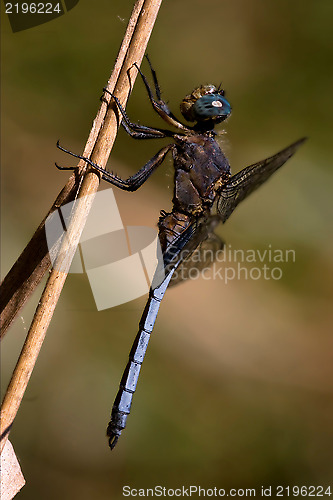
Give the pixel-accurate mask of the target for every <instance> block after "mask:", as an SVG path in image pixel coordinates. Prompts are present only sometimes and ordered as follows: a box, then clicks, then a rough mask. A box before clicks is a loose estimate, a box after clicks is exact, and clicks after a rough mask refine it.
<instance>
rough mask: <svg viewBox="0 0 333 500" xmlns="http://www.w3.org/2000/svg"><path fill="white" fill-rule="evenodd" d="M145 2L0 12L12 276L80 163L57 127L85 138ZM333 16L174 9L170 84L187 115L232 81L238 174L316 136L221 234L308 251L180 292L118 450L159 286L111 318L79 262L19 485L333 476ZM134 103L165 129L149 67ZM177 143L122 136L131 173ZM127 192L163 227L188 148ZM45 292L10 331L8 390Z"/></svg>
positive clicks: (289, 4)
mask: <svg viewBox="0 0 333 500" xmlns="http://www.w3.org/2000/svg"><path fill="white" fill-rule="evenodd" d="M2 7H3V5H2ZM131 9H132V2H124V1H123V0H122V1H121V0H113V1H112V2H110V1H107V0H99V1H97V2H89V1H88V0H80V2H79V4H78V5H77V6H76V7H75V8H74V9H73V10H71V11H70V12H69V13H68V14H66V15H65V16H63V17H61V18H59V19H57V20H54V21H52V22H49V23H47V24H44V25H42V26H39V27H36V28H33V29H30V30H27V31H22V32H18V33H15V34H13V33H12V32H11V30H10V26H9V22H8V19H7V18H6V16H5V15H3V16H2V275H3V276H4V275H5V274H6V272H7V271H8V270H9V269H10V267H11V265H12V264H13V263H14V261H15V260H16V258H17V257H18V256H19V254H20V252H21V251H22V249H23V248H24V246H25V245H26V243H27V242H28V240H29V239H30V237H31V236H32V234H33V232H34V230H35V228H36V227H37V226H38V224H39V222H40V221H41V219H42V218H43V217H44V215H45V213H46V212H47V210H48V208H49V207H50V205H51V203H52V202H53V200H54V199H55V198H56V195H57V194H58V192H59V191H60V189H61V188H62V186H63V185H64V184H65V183H66V180H67V178H68V173H66V172H60V171H58V170H57V169H56V168H55V167H54V161H58V162H59V163H62V164H68V161H69V160H68V157H66V156H65V155H64V154H62V153H61V152H59V151H58V150H57V149H56V146H55V144H56V141H57V139H58V138H59V139H61V142H62V144H63V145H64V146H67V147H69V148H71V149H72V150H73V151H77V152H81V151H82V150H83V147H84V144H85V141H86V138H87V136H88V133H89V130H90V127H91V124H92V120H93V119H94V117H95V114H96V111H97V109H98V107H99V104H100V103H99V97H100V95H101V94H102V88H103V86H104V85H105V83H106V82H107V79H108V77H109V74H110V72H111V69H112V66H113V63H114V60H115V57H116V55H117V52H118V48H119V45H120V42H121V40H122V36H123V33H124V30H125V28H126V24H127V20H128V17H129V15H130V12H131ZM332 19H333V3H332V1H331V0H319V1H318V0H308V1H307V2H301V1H299V0H291V1H290V0H279V1H278V2H277V1H275V0H252V1H248V0H233V1H232V2H227V1H223V0H211V1H210V2H209V3H205V2H203V1H198V0H182V1H181V2H180V1H176V0H169V1H165V2H164V3H163V5H162V8H161V10H160V13H159V16H158V19H157V22H156V25H155V28H154V31H153V34H152V37H151V39H150V42H149V45H148V53H149V55H150V57H151V60H152V62H153V63H154V65H155V67H156V70H157V72H158V76H159V79H160V82H161V86H162V91H163V95H164V96H165V98H166V100H167V101H169V102H170V105H171V108H172V109H173V110H174V112H175V113H176V114H177V115H178V116H179V113H178V106H179V102H180V101H181V99H182V98H183V96H184V95H185V94H187V93H188V92H189V91H191V90H192V89H193V88H194V87H195V86H197V85H199V84H201V83H210V82H213V83H216V84H219V83H220V82H221V81H222V83H223V86H224V88H225V89H226V95H227V97H228V99H229V100H230V102H231V104H232V107H233V115H232V116H231V118H230V120H229V121H228V123H227V124H226V125H225V129H226V131H227V132H228V134H227V136H223V137H221V144H222V147H223V148H224V151H225V152H226V154H227V156H228V158H229V160H230V163H231V165H232V168H233V171H234V172H236V171H238V170H239V169H240V168H242V167H244V166H246V165H248V164H251V163H253V162H255V161H258V160H260V159H263V158H264V157H266V156H269V155H271V154H273V153H275V152H277V151H278V150H279V149H282V148H283V147H285V146H287V145H289V144H290V143H291V142H293V141H294V140H296V139H298V138H299V137H302V136H304V135H306V136H308V137H309V141H308V142H307V143H306V144H305V145H304V146H302V148H301V149H300V150H299V151H298V152H297V155H296V156H295V157H294V158H293V159H292V160H290V162H289V163H288V164H287V165H286V166H285V167H283V169H282V170H281V171H280V172H279V173H278V174H277V175H276V176H275V177H274V178H273V179H272V180H271V181H270V182H269V183H268V184H267V185H265V186H264V188H262V189H261V190H260V191H258V192H257V193H255V194H254V195H253V196H251V198H250V199H249V200H247V201H246V202H244V204H242V205H240V207H239V208H238V210H237V212H236V213H235V214H234V215H233V216H232V218H231V219H230V221H228V223H227V224H226V225H225V227H221V228H220V229H219V234H220V235H221V236H222V237H223V238H224V239H225V240H226V242H227V243H228V244H230V245H232V247H233V248H243V249H247V248H254V249H261V250H264V249H266V248H267V247H268V245H272V248H279V249H294V250H295V252H296V262H295V263H288V264H283V265H282V269H283V277H282V279H281V280H279V281H273V280H263V279H261V280H258V281H255V280H245V279H241V280H234V281H232V282H230V283H229V284H228V285H225V284H224V283H223V282H221V281H220V280H197V281H192V282H188V283H186V284H183V285H182V286H180V287H178V288H175V289H173V290H170V291H169V292H168V293H167V295H166V297H165V299H164V301H163V303H162V306H161V310H160V314H159V318H158V320H157V324H156V327H155V331H154V335H153V338H152V341H151V345H150V346H149V351H148V355H147V358H146V361H145V364H144V368H143V370H142V373H141V378H140V382H139V386H138V391H137V394H136V397H135V399H134V405H133V410H132V414H131V416H130V418H129V420H128V427H127V429H126V431H125V432H124V435H123V436H122V438H121V440H120V442H119V443H118V446H117V448H116V449H115V451H114V452H113V453H110V451H109V449H108V447H107V442H106V438H105V428H106V425H107V422H108V419H109V412H110V410H111V406H112V403H113V399H114V396H115V394H116V392H117V389H118V384H119V380H120V376H121V374H122V371H123V367H124V365H125V363H126V360H127V356H128V351H129V348H130V346H131V343H132V340H133V338H134V336H135V334H136V331H137V324H138V321H139V318H140V316H141V312H142V309H143V307H144V304H145V300H146V297H142V298H139V299H137V300H135V301H132V302H130V303H127V304H124V305H122V306H119V307H115V308H113V309H110V310H105V311H102V312H98V311H97V310H96V307H95V305H94V301H93V297H92V292H91V290H90V287H89V283H88V280H87V278H86V276H83V275H71V276H69V278H68V280H67V282H66V285H65V287H64V291H63V294H62V297H61V300H60V302H59V304H58V306H57V309H56V313H55V316H54V318H53V320H52V323H51V326H50V328H49V331H48V334H47V338H46V341H45V344H44V346H43V348H42V351H41V354H40V357H39V360H38V363H37V366H36V368H35V370H34V373H33V376H32V378H31V382H30V384H29V388H28V390H27V393H26V396H25V398H24V401H23V404H22V406H21V408H20V411H19V413H18V415H17V418H16V421H15V424H14V427H13V430H12V433H11V441H12V442H13V445H14V447H15V451H16V453H17V455H18V457H19V459H20V462H21V466H22V469H23V473H24V475H25V478H26V480H27V485H26V486H25V487H24V489H23V490H22V493H21V496H20V498H22V499H23V498H25V499H36V498H38V499H39V498H48V499H52V500H53V499H59V498H62V499H72V498H80V499H81V500H85V499H88V498H92V497H93V498H98V499H101V500H102V499H107V498H122V488H123V486H124V485H129V486H130V487H132V488H144V487H151V488H152V487H154V486H156V485H162V486H165V487H168V488H176V487H179V486H181V485H185V486H189V485H200V486H202V487H214V486H216V487H220V488H226V489H227V488H232V487H234V488H258V489H259V488H260V487H261V486H262V485H265V486H269V485H272V486H274V485H285V486H288V485H290V486H292V485H303V484H305V485H310V484H312V485H315V486H317V485H323V486H327V485H328V484H329V481H331V483H332V470H333V459H332V449H333V428H332V421H333V400H332V392H333V363H332V343H333V342H332V313H331V309H332V280H331V278H332V268H333V265H332V226H331V224H332V222H331V221H332V218H331V213H332V212H331V206H332V203H331V199H332V184H333V183H332V169H331V165H332V163H331V160H332V115H333V100H332V89H333V57H332V55H333V54H332V52H333V40H332ZM143 68H144V70H145V71H147V65H145V66H143ZM128 113H129V115H130V117H131V118H133V119H134V121H138V120H140V121H141V123H145V124H152V125H160V126H163V124H161V123H160V120H159V118H158V117H156V116H155V115H154V114H153V112H152V110H151V106H150V105H149V103H148V102H147V98H146V94H145V91H144V88H143V85H142V83H141V82H140V81H139V80H137V82H136V85H135V88H134V92H133V94H132V96H131V99H130V102H129V105H128ZM222 128H223V127H222ZM162 145H163V141H161V142H159V141H156V142H155V141H147V142H142V143H141V142H133V141H132V140H131V139H130V138H129V137H128V136H126V134H125V132H124V131H123V130H121V131H120V133H119V137H118V139H117V142H116V145H115V148H114V150H113V153H112V157H111V159H110V161H109V166H110V168H111V169H112V170H114V171H116V172H117V173H118V174H119V175H121V176H123V177H124V178H126V177H128V176H129V175H130V174H131V173H134V172H136V171H137V170H138V169H139V168H140V167H141V166H142V165H144V163H145V162H146V161H147V160H148V159H149V158H150V157H151V156H152V155H153V154H155V152H156V151H157V150H158V148H159V147H161V146H162ZM105 187H108V186H105V185H103V186H101V188H105ZM115 194H116V197H117V202H118V205H119V208H120V212H121V215H122V217H123V222H124V224H125V225H150V226H152V227H154V226H155V224H156V221H157V219H158V216H159V210H160V209H165V210H168V209H170V207H171V202H170V200H171V198H172V163H171V160H170V159H169V160H168V161H166V163H165V166H163V167H161V168H160V169H159V171H157V172H156V173H155V174H154V175H153V176H152V177H151V178H150V180H149V182H147V183H146V185H145V186H144V187H142V188H141V190H139V191H138V192H136V193H135V194H130V193H123V192H120V191H116V193H115ZM106 216H107V215H106ZM41 290H42V286H41V287H40V288H39V293H40V292H41ZM37 301H38V293H36V294H35V295H34V297H33V299H32V300H31V301H30V303H29V304H28V306H27V307H26V308H25V309H24V311H23V313H22V315H21V317H19V318H18V319H17V320H16V322H15V324H14V326H13V327H12V329H11V330H10V332H9V333H8V334H7V336H6V337H5V340H4V342H3V348H2V369H3V377H2V391H4V390H5V389H6V386H7V383H8V381H9V378H10V374H11V372H12V370H13V368H14V366H15V363H16V359H17V356H18V353H19V352H20V349H21V345H22V342H23V340H24V338H25V335H26V333H27V329H28V327H29V324H30V321H31V318H32V315H33V312H34V308H35V306H36V304H37ZM258 491H259V490H258ZM273 497H274V495H273Z"/></svg>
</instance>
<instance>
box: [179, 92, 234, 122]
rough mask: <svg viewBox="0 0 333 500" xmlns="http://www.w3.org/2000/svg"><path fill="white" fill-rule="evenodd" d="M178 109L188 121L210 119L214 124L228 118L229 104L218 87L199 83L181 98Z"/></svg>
mask: <svg viewBox="0 0 333 500" xmlns="http://www.w3.org/2000/svg"><path fill="white" fill-rule="evenodd" d="M180 111H181V113H182V115H183V116H184V118H185V119H186V120H187V121H189V122H194V121H196V122H198V123H200V122H205V121H211V122H212V125H213V126H214V125H215V124H216V123H220V122H222V121H223V120H225V119H226V118H228V116H229V115H230V113H231V106H230V104H229V102H228V101H227V100H226V98H225V97H224V90H222V89H220V87H215V85H201V87H198V88H197V89H194V90H193V92H192V93H191V94H189V95H187V96H186V97H185V98H184V99H183V100H182V102H181V105H180Z"/></svg>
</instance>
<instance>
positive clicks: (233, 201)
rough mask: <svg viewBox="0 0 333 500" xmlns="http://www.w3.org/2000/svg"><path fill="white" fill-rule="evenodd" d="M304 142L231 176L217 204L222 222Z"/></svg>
mask: <svg viewBox="0 0 333 500" xmlns="http://www.w3.org/2000/svg"><path fill="white" fill-rule="evenodd" d="M305 140H306V139H305V138H303V139H300V140H299V141H297V142H294V143H293V144H291V145H290V146H288V147H287V148H286V149H283V150H282V151H280V152H279V153H277V154H276V155H274V156H271V157H270V158H266V160H262V161H260V162H258V163H255V164H254V165H250V166H249V167H246V168H244V169H243V170H241V171H240V172H238V173H237V174H235V175H233V176H232V177H231V178H230V180H229V182H228V184H227V185H226V186H224V188H223V189H222V191H221V194H220V197H219V199H218V202H217V210H218V213H219V216H220V217H221V219H222V222H223V223H224V222H225V221H226V220H227V219H228V218H229V217H230V215H231V214H232V212H233V211H234V210H235V208H236V207H237V205H238V204H239V203H240V202H241V201H242V200H244V199H245V198H246V197H247V196H249V194H251V193H252V192H253V191H255V190H256V189H257V188H258V187H259V186H261V185H262V184H263V183H264V182H266V181H267V179H269V177H270V176H271V175H272V174H273V173H274V172H276V170H278V169H279V168H280V167H282V165H283V164H284V163H285V162H286V161H287V160H288V159H289V158H290V157H291V156H292V155H293V154H294V153H295V152H296V150H297V149H298V148H299V147H300V146H301V144H303V142H304V141H305Z"/></svg>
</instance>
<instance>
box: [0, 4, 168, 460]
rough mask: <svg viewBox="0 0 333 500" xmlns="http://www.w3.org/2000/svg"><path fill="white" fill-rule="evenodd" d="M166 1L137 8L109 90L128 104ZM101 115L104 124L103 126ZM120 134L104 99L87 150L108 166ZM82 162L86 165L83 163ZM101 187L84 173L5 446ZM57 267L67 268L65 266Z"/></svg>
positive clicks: (22, 369)
mask: <svg viewBox="0 0 333 500" xmlns="http://www.w3.org/2000/svg"><path fill="white" fill-rule="evenodd" d="M161 2H162V0H138V1H137V2H136V4H135V7H134V9H133V13H132V16H131V19H130V22H129V28H128V29H127V32H126V35H125V38H126V42H123V44H122V46H121V49H120V53H119V55H118V58H117V61H116V66H115V70H114V72H113V73H112V75H111V78H110V80H109V82H108V89H109V90H111V91H112V92H114V93H115V95H116V96H117V97H118V98H119V99H120V101H121V102H122V103H125V102H126V100H127V98H128V96H129V93H130V90H131V86H132V84H133V81H134V77H135V76H136V74H132V75H131V82H130V81H129V78H128V71H129V69H130V68H131V67H132V66H133V64H134V62H137V63H138V64H140V63H141V61H142V58H143V56H144V53H145V50H146V46H147V43H148V40H149V37H150V34H151V31H152V29H153V26H154V23H155V20H156V17H157V13H158V10H159V7H160V4H161ZM135 16H136V17H135ZM126 46H127V48H126ZM133 73H134V72H133ZM101 118H102V126H100V124H101ZM116 133H117V116H116V114H115V112H114V109H113V108H112V107H111V106H110V107H109V108H108V109H107V105H106V104H105V103H104V104H102V105H101V108H100V110H99V112H98V114H97V117H96V120H95V121H94V124H93V127H92V130H91V133H90V135H89V138H88V141H87V145H86V147H85V150H84V154H85V155H86V154H87V153H89V151H90V150H91V149H93V152H92V155H91V159H92V160H93V161H94V162H95V163H97V164H98V165H101V166H105V165H106V162H107V160H108V157H109V155H110V152H111V149H112V146H113V143H114V140H115V137H116ZM78 166H79V167H82V162H81V163H79V165H78ZM98 186H99V175H98V173H96V172H95V171H93V170H89V171H88V172H87V173H86V174H85V176H84V178H83V182H82V185H81V188H80V191H79V196H78V200H77V202H76V203H75V206H74V210H73V215H72V219H71V222H70V225H69V228H68V231H67V235H66V236H67V237H66V239H65V240H64V242H63V243H62V245H61V248H60V251H59V255H60V257H59V258H62V259H64V260H63V261H62V262H56V264H55V267H54V268H53V270H52V271H51V273H50V276H49V279H48V281H47V283H46V286H45V288H44V291H43V293H42V296H41V299H40V302H39V305H38V307H37V309H36V313H35V316H34V318H33V321H32V324H31V327H30V330H29V332H28V335H27V338H26V341H25V344H24V346H23V348H22V352H21V354H20V357H19V360H18V362H17V365H16V367H15V370H14V372H13V376H12V379H11V381H10V383H9V386H8V389H7V393H6V395H5V398H4V401H3V405H2V412H1V436H2V440H1V450H2V448H3V446H4V444H5V440H6V439H7V437H8V434H9V432H10V429H11V426H12V423H13V421H14V418H15V416H16V413H17V411H18V408H19V406H20V403H21V400H22V398H23V395H24V392H25V390H26V387H27V384H28V381H29V378H30V376H31V373H32V370H33V367H34V365H35V362H36V360H37V358H38V354H39V351H40V348H41V346H42V343H43V340H44V338H45V333H46V330H47V327H48V325H49V323H50V321H51V318H52V315H53V312H54V309H55V306H56V304H57V301H58V299H59V296H60V293H61V291H62V287H63V284H64V282H65V279H66V277H67V272H68V269H69V266H70V263H71V261H72V258H73V255H74V253H75V250H76V247H77V245H78V242H79V239H80V236H81V232H82V230H83V227H84V224H85V221H86V218H87V216H88V213H89V210H90V208H91V205H92V199H93V196H89V195H94V194H95V193H96V191H97V189H98ZM70 192H71V191H70ZM61 256H62V257H61ZM57 269H62V271H59V270H57Z"/></svg>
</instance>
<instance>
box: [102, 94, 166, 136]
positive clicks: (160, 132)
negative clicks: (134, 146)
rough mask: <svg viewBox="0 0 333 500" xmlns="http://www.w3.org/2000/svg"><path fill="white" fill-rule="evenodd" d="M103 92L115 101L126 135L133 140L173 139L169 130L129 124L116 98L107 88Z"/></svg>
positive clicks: (129, 121)
mask: <svg viewBox="0 0 333 500" xmlns="http://www.w3.org/2000/svg"><path fill="white" fill-rule="evenodd" d="M103 90H104V92H107V93H108V94H110V95H111V96H112V97H113V99H114V100H115V102H116V104H117V107H118V109H119V111H120V113H121V115H122V117H123V121H122V126H123V127H124V129H125V130H126V132H127V133H128V135H130V136H131V137H133V139H162V138H164V137H173V135H174V134H173V132H171V131H170V130H165V129H160V128H155V127H147V126H145V125H141V124H139V123H133V122H131V120H130V119H129V117H128V115H127V113H126V111H125V110H124V108H123V106H122V105H121V104H120V101H119V99H118V97H116V96H115V95H114V94H112V93H111V92H110V91H109V90H108V89H107V88H104V89H103Z"/></svg>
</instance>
